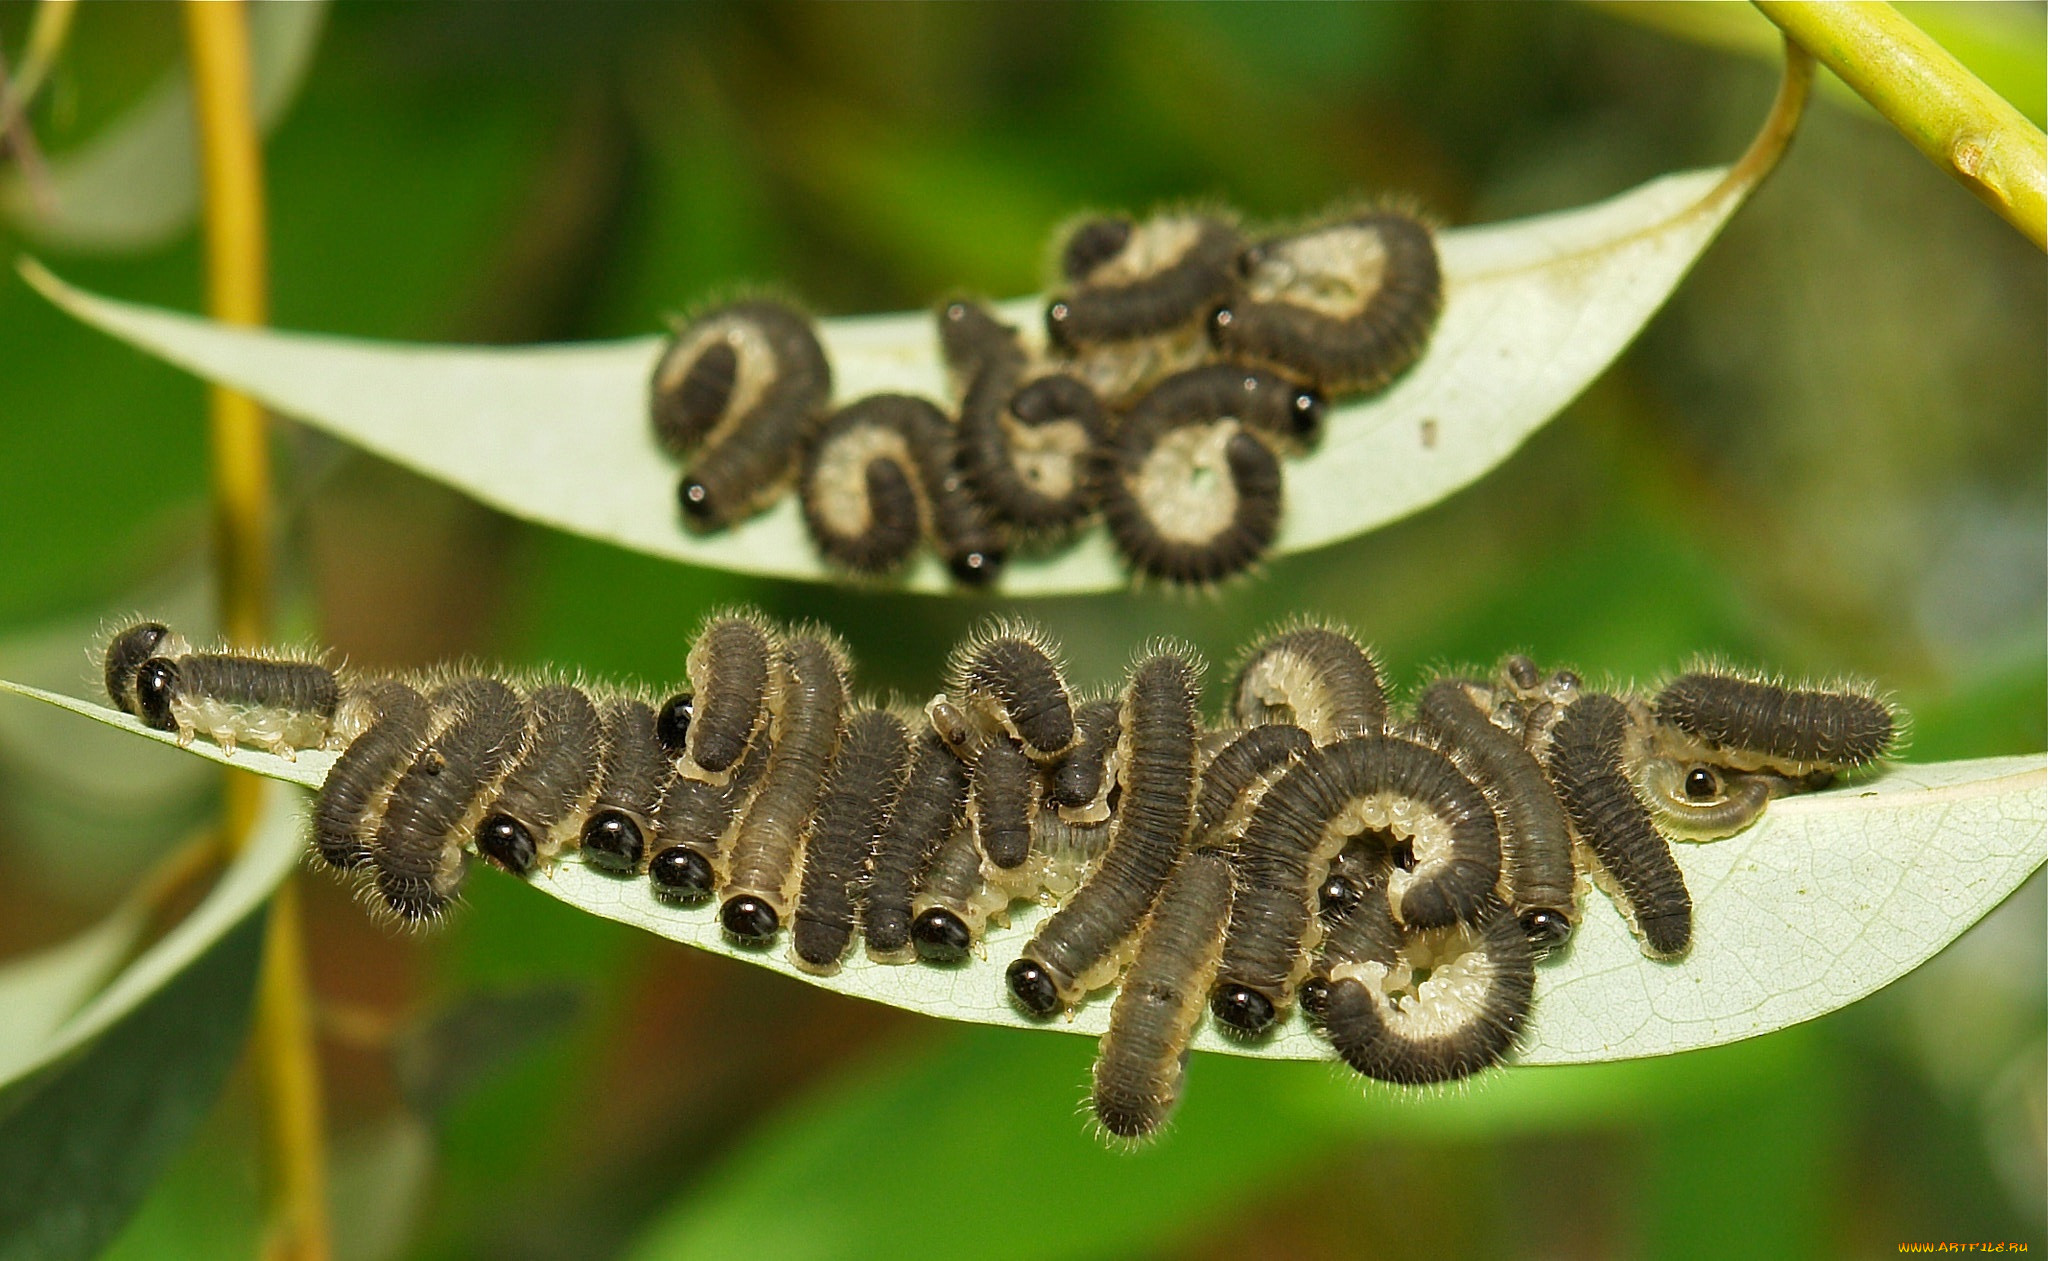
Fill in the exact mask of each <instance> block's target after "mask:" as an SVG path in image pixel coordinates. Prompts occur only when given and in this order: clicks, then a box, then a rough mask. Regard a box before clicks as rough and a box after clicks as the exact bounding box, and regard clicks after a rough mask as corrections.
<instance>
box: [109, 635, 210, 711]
mask: <svg viewBox="0 0 2048 1261" xmlns="http://www.w3.org/2000/svg"><path fill="white" fill-rule="evenodd" d="M190 651H191V648H190V646H189V645H187V644H186V643H185V640H184V638H183V637H182V636H180V635H178V633H177V632H176V631H173V630H172V629H171V628H170V627H168V626H166V625H164V624H163V623H162V622H140V623H137V624H136V625H134V626H130V627H128V628H126V629H125V630H122V631H120V632H119V633H117V634H116V635H114V637H113V638H112V639H110V640H109V641H108V642H107V650H106V652H105V653H104V654H103V655H102V665H103V667H104V669H105V673H106V681H107V697H108V699H110V700H112V701H113V702H114V708H116V709H118V710H120V711H121V712H123V713H126V714H135V715H137V716H138V717H139V716H140V710H138V709H137V707H136V702H135V672H136V671H137V670H140V669H141V668H142V663H143V662H145V661H148V660H149V659H150V658H151V657H156V656H165V657H181V656H183V655H185V654H186V653H187V652H190Z"/></svg>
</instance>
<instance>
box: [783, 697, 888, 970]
mask: <svg viewBox="0 0 2048 1261" xmlns="http://www.w3.org/2000/svg"><path fill="white" fill-rule="evenodd" d="M910 756H911V734H910V727H909V725H908V724H907V723H905V721H904V719H903V716H902V715H901V714H900V713H898V712H895V711H893V710H891V709H888V708H877V707H874V706H862V707H860V708H858V709H856V711H855V712H854V713H853V715H852V716H851V717H850V718H848V719H847V724H846V735H845V737H844V739H843V741H842V742H841V744H840V747H839V755H838V756H837V757H835V758H833V759H832V769H831V772H830V774H829V776H828V777H827V779H826V781H825V790H824V794H823V796H822V797H821V798H820V799H819V802H818V809H817V813H816V814H815V815H814V816H813V817H812V819H811V827H810V832H809V834H808V835H807V836H806V838H805V840H804V861H803V876H802V882H801V885H800V887H799V889H798V892H797V903H796V910H795V912H794V914H793V915H792V916H791V920H790V954H791V957H792V958H793V959H794V960H795V962H796V965H797V967H799V968H802V969H803V970H804V971H806V972H810V973H813V974H815V975H821V976H822V975H829V974H831V973H833V972H836V971H838V970H839V962H840V960H841V959H843V958H845V957H846V952H847V949H848V948H849V947H850V946H851V945H852V942H853V931H854V925H855V923H856V922H857V920H858V917H859V911H860V905H861V902H862V901H863V900H864V898H863V893H864V890H863V889H862V887H861V885H862V877H863V874H864V870H865V868H866V866H867V864H868V862H869V859H870V856H871V854H872V853H873V851H874V848H875V846H876V845H877V844H879V843H880V841H881V837H882V831H883V829H884V828H885V827H886V826H887V824H888V820H889V816H890V815H891V813H893V812H894V810H895V808H896V799H897V797H898V796H899V795H900V794H901V793H902V791H903V783H904V780H905V779H906V778H907V777H908V776H909V773H910Z"/></svg>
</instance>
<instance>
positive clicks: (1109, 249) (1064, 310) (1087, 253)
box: [1045, 211, 1242, 351]
mask: <svg viewBox="0 0 2048 1261" xmlns="http://www.w3.org/2000/svg"><path fill="white" fill-rule="evenodd" d="M1241 240H1242V239H1241V238H1240V237H1239V236H1238V232H1237V229H1236V227H1235V226H1234V225H1233V224H1232V223H1231V222H1230V221H1229V220H1228V219H1227V218H1224V217H1222V216H1220V215H1212V214H1201V213H1188V212H1174V211H1167V212H1161V213H1158V214H1154V215H1153V216H1151V217H1150V218H1148V219H1146V220H1145V221H1144V222H1142V223H1137V224H1133V225H1131V226H1129V228H1128V229H1125V228H1123V227H1122V226H1120V225H1118V224H1116V223H1112V224H1110V225H1107V226H1101V225H1098V224H1091V223H1084V224H1081V225H1079V226H1077V227H1076V228H1075V229H1074V230H1073V231H1072V232H1070V233H1069V234H1068V236H1067V239H1066V243H1065V244H1064V245H1063V246H1062V247H1061V270H1062V272H1063V273H1064V278H1065V279H1066V281H1067V283H1068V286H1069V287H1068V288H1066V289H1065V290H1063V291H1062V292H1059V293H1057V294H1055V295H1054V296H1053V298H1052V300H1051V301H1050V302H1049V303H1048V304H1047V306H1046V310H1045V328H1046V336H1047V338H1048V340H1049V341H1050V342H1051V344H1052V345H1054V346H1057V347H1060V348H1061V349H1064V350H1069V351H1071V350H1074V349H1077V348H1079V347H1083V346H1088V345H1093V344H1096V343H1101V342H1120V341H1130V340H1134V339H1137V338H1142V337H1153V336H1157V335H1159V334H1162V333H1166V332H1168V331H1170V330H1172V329H1173V328H1175V327H1176V326H1178V325H1182V324H1187V323H1190V322H1193V321H1199V320H1201V319H1202V318H1204V317H1205V316H1206V315H1207V314H1208V311H1209V309H1210V308H1211V307H1212V306H1213V305H1214V304H1215V303H1216V302H1218V301H1219V300H1221V298H1222V297H1223V295H1224V294H1225V293H1227V292H1228V291H1229V289H1230V284H1231V281H1232V279H1233V274H1232V273H1233V271H1234V269H1235V266H1236V261H1237V252H1238V249H1239V246H1240V244H1241Z"/></svg>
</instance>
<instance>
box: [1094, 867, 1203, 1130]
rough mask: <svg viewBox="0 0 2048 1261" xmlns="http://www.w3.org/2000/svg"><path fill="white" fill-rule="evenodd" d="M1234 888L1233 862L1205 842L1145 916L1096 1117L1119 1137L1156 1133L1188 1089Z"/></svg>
mask: <svg viewBox="0 0 2048 1261" xmlns="http://www.w3.org/2000/svg"><path fill="white" fill-rule="evenodd" d="M1230 897H1231V880H1230V863H1229V862H1228V861H1227V860H1226V859H1225V858H1224V857H1223V855H1222V854H1220V853H1218V852H1216V851H1213V850H1209V851H1202V850H1197V851H1194V852H1192V853H1190V854H1188V855H1187V856H1186V857H1184V858H1182V859H1181V860H1180V863H1179V865H1178V866H1176V867H1175V868H1174V872H1173V876H1172V878H1170V879H1169V880H1168V881H1167V882H1166V888H1165V889H1164V890H1162V891H1161V892H1160V894H1159V904H1158V905H1157V906H1155V907H1154V908H1153V909H1152V915H1151V918H1150V919H1148V920H1147V921H1146V923H1145V933H1144V936H1143V938H1142V939H1141V940H1140V941H1139V942H1138V949H1137V953H1136V955H1135V956H1133V958H1132V960H1131V966H1130V970H1129V971H1127V972H1126V973H1125V974H1124V977H1123V981H1122V982H1121V984H1120V985H1119V986H1118V988H1117V995H1116V1005H1115V1006H1114V1007H1112V1008H1111V1009H1110V1013H1109V1029H1108V1030H1107V1031H1106V1032H1105V1033H1104V1034H1103V1035H1102V1042H1101V1044H1100V1046H1099V1047H1098V1049H1097V1051H1096V1056H1095V1088H1094V1092H1093V1095H1092V1102H1093V1104H1094V1107H1095V1119H1096V1120H1097V1121H1099V1122H1101V1124H1102V1128H1103V1129H1104V1130H1105V1131H1107V1132H1108V1133H1109V1134H1110V1135H1111V1136H1112V1137H1114V1138H1118V1139H1126V1140H1140V1139H1145V1138H1148V1137H1150V1136H1151V1135H1152V1134H1153V1133H1154V1132H1156V1131H1157V1130H1158V1129H1159V1127H1160V1126H1161V1125H1162V1124H1164V1123H1165V1121H1166V1118H1167V1116H1168V1114H1170V1113H1171V1112H1172V1111H1173V1106H1174V1104H1175V1103H1176V1102H1177V1101H1178V1100H1179V1098H1180V1088H1181V1076H1182V1073H1183V1071H1184V1068H1185V1065H1186V1058H1187V1057H1186V1052H1187V1049H1188V1041H1189V1039H1190V1038H1192V1037H1193V1036H1194V1032H1195V1026H1196V1024H1197V1023H1199V1022H1200V1021H1201V1019H1202V1001H1203V998H1204V997H1205V996H1206V995H1207V994H1208V992H1209V982H1210V980H1211V978H1212V977H1213V976H1214V975H1215V971H1216V963H1217V960H1218V959H1219V958H1220V957H1221V955H1222V953H1223V926H1224V924H1225V923H1226V922H1228V920H1229V918H1230Z"/></svg>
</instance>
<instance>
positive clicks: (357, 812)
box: [313, 680, 433, 871]
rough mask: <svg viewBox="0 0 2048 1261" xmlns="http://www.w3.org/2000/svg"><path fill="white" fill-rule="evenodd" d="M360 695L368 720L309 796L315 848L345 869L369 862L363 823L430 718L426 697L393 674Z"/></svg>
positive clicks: (416, 747)
mask: <svg viewBox="0 0 2048 1261" xmlns="http://www.w3.org/2000/svg"><path fill="white" fill-rule="evenodd" d="M362 700H363V702H364V704H365V705H366V707H367V708H368V709H369V710H370V712H371V714H372V720H371V722H370V725H369V727H368V728H366V729H365V730H364V731H363V733H362V734H361V735H359V736H357V737H356V738H355V740H353V741H352V742H350V744H349V746H348V747H347V748H346V749H343V750H342V751H341V756H340V757H337V758H336V759H334V766H333V767H332V768H331V769H329V770H328V772H327V778H326V780H324V781H323V782H322V783H321V785H320V793H319V795H318V796H317V797H316V798H315V799H314V801H313V851H314V852H315V853H317V854H319V855H320V857H321V858H323V859H325V860H326V861H327V864H328V865H329V866H331V867H338V868H340V869H341V870H343V871H354V870H356V869H357V868H360V867H363V866H365V865H367V864H368V863H369V861H370V838H369V836H368V835H367V834H366V833H365V831H364V824H365V823H366V821H368V820H369V819H371V818H372V817H373V816H374V815H375V813H376V812H377V807H378V805H379V803H380V802H381V801H382V800H383V797H384V794H385V793H387V792H389V791H390V788H391V784H392V781H393V780H395V779H397V778H398V777H399V775H400V774H401V773H403V772H404V770H405V768H406V767H407V766H408V765H410V764H411V762H412V760H413V758H415V757H417V756H418V755H419V751H420V748H421V747H422V746H423V745H425V744H426V742H427V736H428V735H429V734H430V732H431V730H432V724H433V709H432V707H431V706H429V705H428V704H427V699H426V698H425V697H424V696H421V695H420V694H419V692H418V691H417V690H416V689H414V688H412V687H411V686H409V685H407V684H404V683H400V682H397V681H396V680H383V681H380V682H376V683H372V684H370V685H369V686H368V687H367V688H365V689H364V691H363V694H362Z"/></svg>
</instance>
